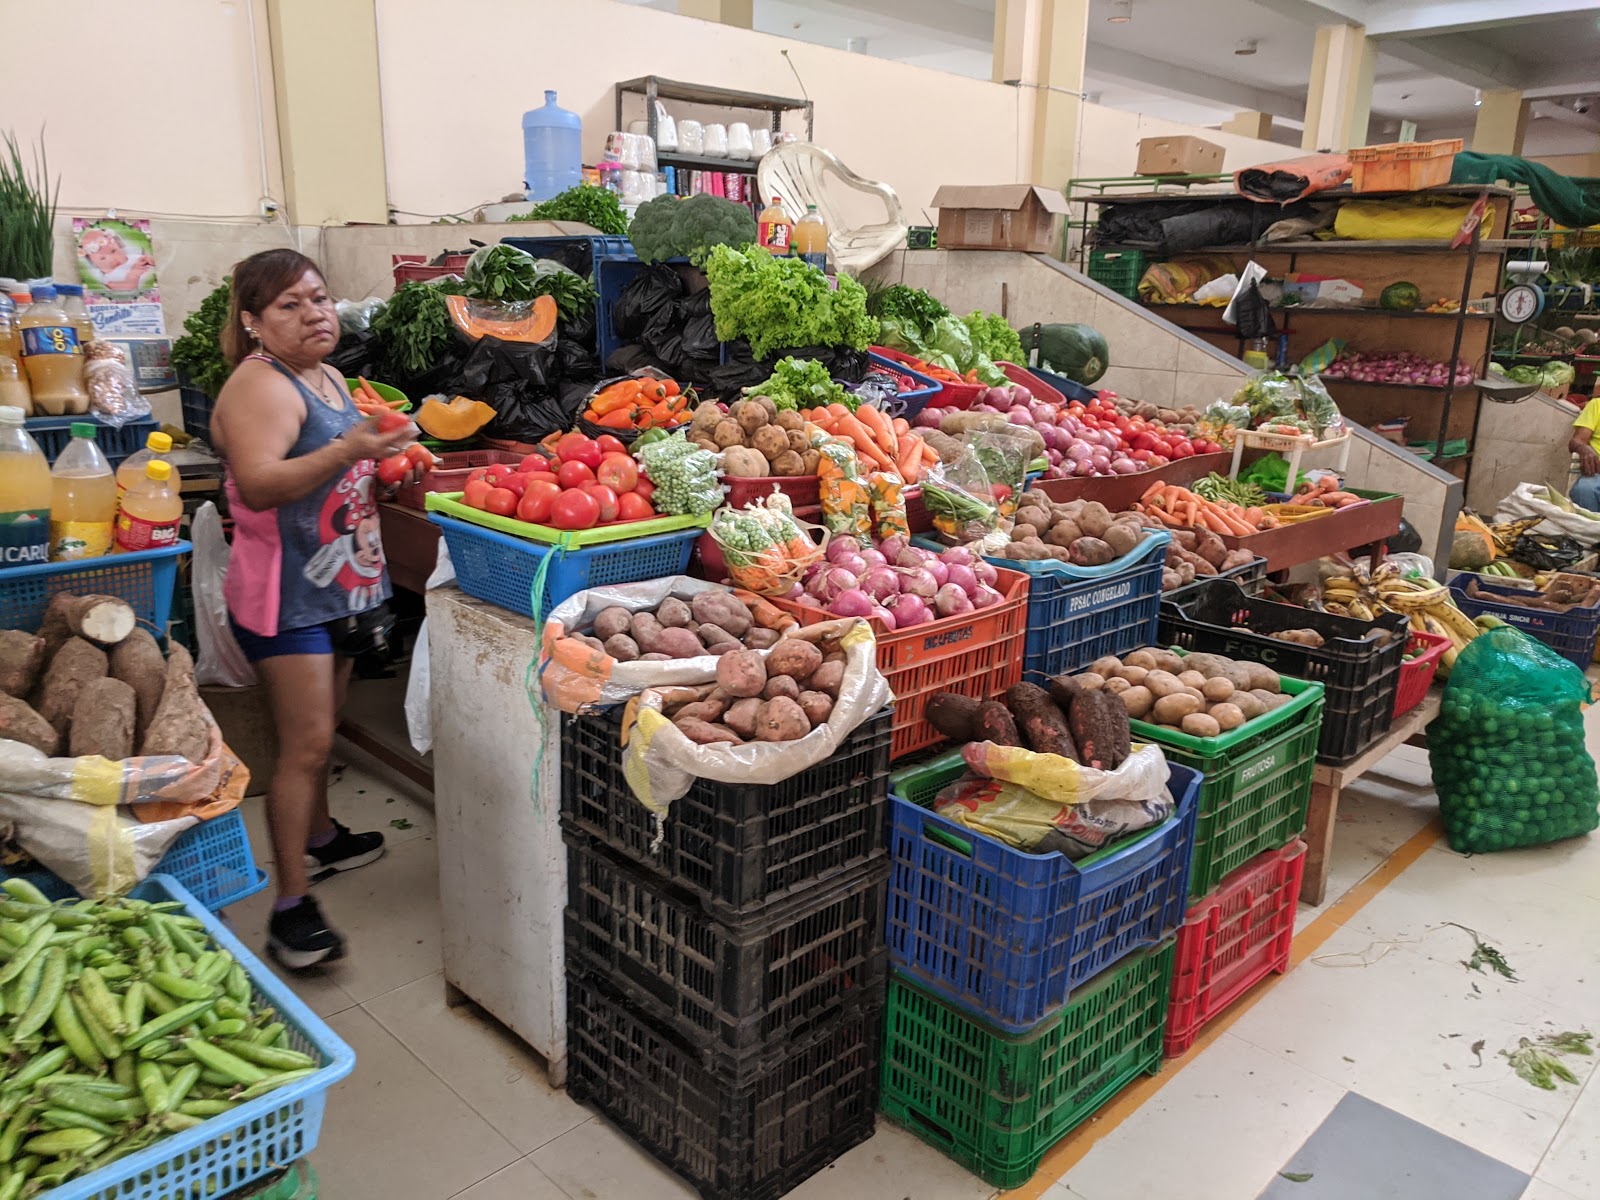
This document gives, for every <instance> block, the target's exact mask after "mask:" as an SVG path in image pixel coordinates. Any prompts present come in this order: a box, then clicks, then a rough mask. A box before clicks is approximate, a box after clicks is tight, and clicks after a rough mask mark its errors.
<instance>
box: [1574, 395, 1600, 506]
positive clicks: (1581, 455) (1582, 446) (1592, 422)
mask: <svg viewBox="0 0 1600 1200" xmlns="http://www.w3.org/2000/svg"><path fill="white" fill-rule="evenodd" d="M1596 430H1600V396H1596V397H1595V398H1594V399H1593V400H1591V401H1589V403H1588V404H1585V405H1584V406H1583V411H1582V412H1581V413H1579V414H1578V417H1577V420H1575V421H1573V422H1572V438H1571V440H1570V441H1568V442H1567V449H1568V450H1571V451H1572V452H1573V453H1574V454H1576V455H1577V456H1578V470H1579V471H1580V472H1581V475H1580V476H1579V478H1578V480H1577V482H1576V483H1574V484H1573V485H1572V496H1571V499H1572V502H1573V503H1574V504H1576V505H1577V506H1578V507H1579V508H1586V509H1588V510H1589V511H1590V512H1600V453H1597V452H1596V451H1595V447H1594V435H1595V431H1596Z"/></svg>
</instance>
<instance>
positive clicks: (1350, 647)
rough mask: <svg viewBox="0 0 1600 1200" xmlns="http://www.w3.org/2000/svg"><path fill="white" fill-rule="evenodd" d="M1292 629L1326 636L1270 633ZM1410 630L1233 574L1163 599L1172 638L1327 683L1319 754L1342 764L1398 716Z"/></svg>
mask: <svg viewBox="0 0 1600 1200" xmlns="http://www.w3.org/2000/svg"><path fill="white" fill-rule="evenodd" d="M1289 629H1313V630H1315V631H1316V632H1317V633H1319V634H1321V635H1322V637H1323V638H1324V639H1325V641H1324V642H1323V644H1322V645H1321V646H1317V647H1315V648H1313V647H1311V646H1302V645H1299V644H1297V643H1294V642H1285V641H1282V640H1280V639H1278V638H1275V637H1272V636H1270V635H1271V634H1273V633H1278V632H1282V631H1284V630H1289ZM1410 631H1411V627H1410V625H1409V624H1407V622H1406V619H1405V617H1404V616H1402V615H1401V614H1399V613H1381V614H1379V616H1378V618H1377V620H1375V621H1358V620H1356V619H1355V618H1354V617H1338V616H1333V615H1332V614H1330V613H1319V612H1312V611H1311V610H1310V609H1306V608H1299V607H1297V606H1296V605H1293V604H1278V603H1275V602H1273V601H1271V600H1264V599H1262V598H1261V597H1259V596H1250V595H1247V594H1246V593H1245V591H1244V589H1243V588H1241V587H1239V586H1238V584H1237V583H1235V582H1234V581H1233V580H1230V579H1208V580H1207V581H1206V583H1205V586H1204V587H1195V588H1193V589H1186V590H1185V591H1184V594H1183V595H1182V596H1180V597H1178V598H1177V599H1169V600H1167V601H1166V602H1165V603H1164V604H1162V605H1161V628H1160V633H1161V641H1162V642H1163V643H1164V644H1165V643H1171V644H1172V645H1174V646H1178V647H1180V648H1181V649H1184V650H1191V651H1192V650H1202V651H1206V652H1208V653H1211V654H1222V655H1226V656H1227V657H1229V658H1244V659H1249V660H1250V661H1252V662H1259V663H1264V664H1265V665H1267V666H1269V667H1271V668H1272V669H1273V670H1275V671H1277V672H1278V673H1279V674H1280V675H1290V676H1293V677H1294V678H1295V679H1304V680H1307V681H1310V682H1314V683H1320V684H1321V685H1322V687H1323V691H1324V704H1325V706H1326V707H1325V711H1324V713H1323V718H1322V741H1321V742H1320V743H1319V744H1318V746H1317V758H1318V760H1319V761H1321V762H1325V763H1331V764H1335V765H1337V764H1339V763H1345V762H1349V761H1350V760H1351V759H1353V758H1355V757H1356V756H1357V755H1358V754H1360V753H1361V752H1362V751H1363V750H1365V749H1366V748H1367V747H1368V746H1370V745H1372V743H1373V742H1375V741H1377V740H1378V739H1379V738H1381V737H1382V736H1383V735H1384V734H1386V733H1388V732H1389V727H1390V726H1391V725H1393V724H1394V709H1395V693H1396V691H1397V690H1398V689H1399V684H1400V663H1401V662H1402V660H1403V659H1404V657H1405V650H1406V645H1407V641H1408V638H1409V635H1410ZM1296 832H1298V830H1290V831H1289V833H1290V834H1293V833H1296ZM1282 840H1283V841H1287V840H1288V836H1287V835H1286V836H1285V837H1284V838H1283V839H1282ZM1280 844H1281V842H1280ZM1235 865H1237V864H1235Z"/></svg>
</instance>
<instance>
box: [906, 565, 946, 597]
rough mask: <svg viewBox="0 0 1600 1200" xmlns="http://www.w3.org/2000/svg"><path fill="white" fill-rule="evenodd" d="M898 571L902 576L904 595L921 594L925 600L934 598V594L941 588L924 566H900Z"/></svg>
mask: <svg viewBox="0 0 1600 1200" xmlns="http://www.w3.org/2000/svg"><path fill="white" fill-rule="evenodd" d="M896 573H897V574H898V575H899V576H900V593H901V594H902V595H912V596H921V597H922V598H923V599H924V600H932V599H933V594H934V593H935V592H937V591H938V590H939V583H938V581H937V580H936V579H934V577H933V576H932V575H930V574H929V573H928V572H927V570H926V569H925V568H923V567H899V568H897V570H896Z"/></svg>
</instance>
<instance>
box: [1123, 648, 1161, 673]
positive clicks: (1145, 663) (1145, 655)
mask: <svg viewBox="0 0 1600 1200" xmlns="http://www.w3.org/2000/svg"><path fill="white" fill-rule="evenodd" d="M1122 662H1123V665H1125V666H1129V667H1143V668H1144V669H1145V670H1147V671H1154V670H1155V669H1156V668H1157V667H1159V666H1160V665H1161V664H1160V663H1159V662H1157V661H1156V652H1155V651H1154V650H1135V651H1134V652H1133V653H1132V654H1128V655H1124V656H1123V659H1122Z"/></svg>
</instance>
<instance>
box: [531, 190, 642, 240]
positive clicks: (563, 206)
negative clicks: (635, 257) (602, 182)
mask: <svg viewBox="0 0 1600 1200" xmlns="http://www.w3.org/2000/svg"><path fill="white" fill-rule="evenodd" d="M511 220H513V221H577V222H578V223H580V224H583V225H588V226H590V227H591V228H593V229H598V230H599V231H600V232H601V233H607V234H610V235H611V236H612V237H621V236H622V235H623V234H625V233H627V232H628V214H627V213H625V212H623V211H622V204H621V202H620V201H618V199H617V195H616V193H615V192H613V191H611V190H610V189H609V188H602V187H592V186H591V185H589V184H586V183H580V184H579V185H578V186H577V187H572V188H568V189H567V190H566V191H564V192H562V193H561V194H560V195H559V196H554V197H552V198H551V199H549V200H546V201H545V202H544V203H543V204H536V205H534V206H533V211H531V212H529V213H525V214H523V215H521V216H515V217H512V218H511Z"/></svg>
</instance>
